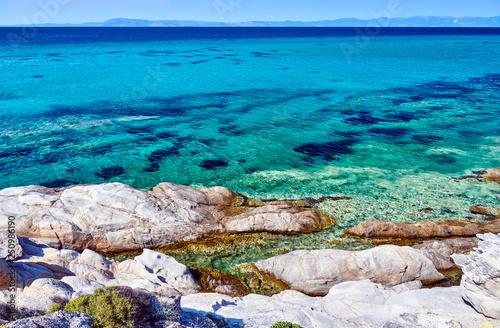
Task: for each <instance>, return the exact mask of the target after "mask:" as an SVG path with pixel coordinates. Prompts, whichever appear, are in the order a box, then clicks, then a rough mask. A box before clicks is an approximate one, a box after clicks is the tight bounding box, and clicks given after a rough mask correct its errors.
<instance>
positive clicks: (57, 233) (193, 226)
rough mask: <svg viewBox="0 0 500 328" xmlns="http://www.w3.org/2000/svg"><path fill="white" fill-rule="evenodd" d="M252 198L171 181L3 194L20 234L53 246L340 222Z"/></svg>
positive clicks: (126, 245)
mask: <svg viewBox="0 0 500 328" xmlns="http://www.w3.org/2000/svg"><path fill="white" fill-rule="evenodd" d="M244 200H247V198H246V197H244V196H241V195H238V194H237V193H235V192H233V191H230V190H229V189H226V188H223V187H214V188H210V189H204V190H202V191H200V190H196V189H194V188H191V187H187V186H178V185H174V184H171V183H161V184H159V185H158V186H156V187H155V188H153V189H152V190H150V191H140V190H137V189H134V188H132V187H130V186H128V185H125V184H121V183H108V184H101V185H79V186H71V187H68V188H59V189H50V188H46V187H41V186H27V187H16V188H9V189H4V190H1V191H0V202H1V203H2V204H3V206H2V207H1V208H0V216H4V217H9V216H13V217H15V222H16V233H17V234H18V235H20V236H25V237H29V238H34V239H37V240H40V241H43V242H44V243H47V244H48V245H49V246H51V247H54V248H58V249H61V248H66V249H72V250H77V251H80V252H81V251H83V250H85V249H91V250H95V251H101V252H106V253H111V252H123V251H132V250H142V249H144V248H155V247H162V246H166V245H172V244H175V243H178V242H183V241H192V240H197V239H200V238H202V237H203V236H206V235H214V234H217V233H225V232H227V231H239V232H243V231H257V230H258V231H270V232H273V233H290V232H293V233H298V232H310V231H317V230H321V229H322V228H324V227H327V226H331V225H332V221H330V220H326V218H323V216H320V215H319V214H318V213H316V211H315V210H314V209H310V208H307V209H305V208H300V207H297V206H281V207H280V206H264V205H265V204H264V203H262V202H258V201H254V203H253V204H244V203H245V201H244ZM259 207H260V208H259ZM245 212H248V213H249V214H247V215H245V214H242V213H245ZM256 223H258V224H259V225H257V226H256ZM256 227H257V228H256ZM7 228H8V226H7V220H2V221H0V229H7ZM301 229H302V231H301Z"/></svg>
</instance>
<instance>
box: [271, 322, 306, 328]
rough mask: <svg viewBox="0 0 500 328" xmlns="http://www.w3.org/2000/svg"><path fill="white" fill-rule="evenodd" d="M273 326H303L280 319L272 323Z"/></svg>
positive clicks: (285, 327)
mask: <svg viewBox="0 0 500 328" xmlns="http://www.w3.org/2000/svg"><path fill="white" fill-rule="evenodd" d="M271 328H301V327H300V326H299V325H298V324H296V323H291V322H285V321H280V322H276V323H275V324H274V325H272V326H271Z"/></svg>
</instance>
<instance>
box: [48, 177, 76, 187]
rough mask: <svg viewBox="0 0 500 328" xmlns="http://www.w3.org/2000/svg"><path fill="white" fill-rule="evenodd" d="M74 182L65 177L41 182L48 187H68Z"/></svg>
mask: <svg viewBox="0 0 500 328" xmlns="http://www.w3.org/2000/svg"><path fill="white" fill-rule="evenodd" d="M73 184H75V183H74V182H72V181H69V180H65V179H57V180H54V181H50V182H44V183H41V185H42V186H44V187H47V188H63V187H67V186H70V185H73Z"/></svg>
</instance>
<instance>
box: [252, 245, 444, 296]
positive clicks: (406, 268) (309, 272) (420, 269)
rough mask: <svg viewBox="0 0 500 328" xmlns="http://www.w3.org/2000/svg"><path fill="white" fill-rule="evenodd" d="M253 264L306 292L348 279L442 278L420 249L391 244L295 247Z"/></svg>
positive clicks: (322, 292)
mask: <svg viewBox="0 0 500 328" xmlns="http://www.w3.org/2000/svg"><path fill="white" fill-rule="evenodd" d="M255 266H256V267H257V269H259V270H260V271H262V272H264V273H267V274H270V275H272V276H274V277H275V278H277V279H279V280H281V281H283V282H285V283H286V284H288V285H289V286H290V288H291V289H294V290H298V291H301V292H303V293H306V294H309V295H326V294H327V293H328V292H329V290H330V288H331V287H332V286H334V285H336V284H339V283H341V282H344V281H351V280H363V279H369V280H371V281H373V282H377V283H381V284H383V285H385V286H389V287H392V286H396V285H399V284H403V283H406V282H410V281H415V280H420V281H426V280H440V279H443V278H444V276H443V275H442V274H441V273H439V272H438V271H437V270H436V268H435V267H434V265H433V264H432V262H431V261H430V260H429V259H428V258H426V257H425V256H423V255H422V253H420V252H419V251H417V250H415V249H413V248H411V247H398V246H392V245H385V246H379V247H375V248H372V249H368V250H364V251H343V250H335V249H324V250H314V251H294V252H290V253H288V254H284V255H279V256H275V257H272V258H270V259H266V260H262V261H258V262H256V263H255Z"/></svg>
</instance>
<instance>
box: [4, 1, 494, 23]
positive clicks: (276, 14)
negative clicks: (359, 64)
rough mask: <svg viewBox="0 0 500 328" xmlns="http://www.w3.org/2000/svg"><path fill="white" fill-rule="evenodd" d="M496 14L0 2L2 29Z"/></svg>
mask: <svg viewBox="0 0 500 328" xmlns="http://www.w3.org/2000/svg"><path fill="white" fill-rule="evenodd" d="M388 14H390V17H410V16H454V17H463V16H479V17H491V16H498V15H500V0H0V25H16V24H45V23H54V24H59V23H83V22H102V21H105V20H108V19H111V18H137V19H149V20H200V21H223V22H243V21H253V20H259V21H266V20H272V21H284V20H295V21H316V20H324V19H337V18H351V17H355V18H360V19H370V18H377V17H380V16H387V15H388Z"/></svg>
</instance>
